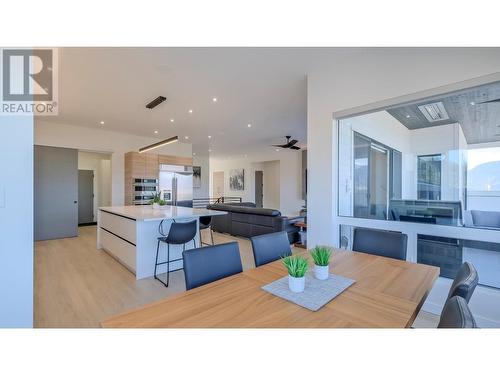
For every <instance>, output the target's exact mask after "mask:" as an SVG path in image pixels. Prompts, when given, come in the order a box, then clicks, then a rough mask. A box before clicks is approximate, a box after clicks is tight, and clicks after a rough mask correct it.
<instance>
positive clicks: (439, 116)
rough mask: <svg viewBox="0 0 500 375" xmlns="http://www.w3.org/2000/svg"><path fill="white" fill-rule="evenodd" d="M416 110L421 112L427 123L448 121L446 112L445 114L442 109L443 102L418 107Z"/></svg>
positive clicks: (444, 110) (448, 117)
mask: <svg viewBox="0 0 500 375" xmlns="http://www.w3.org/2000/svg"><path fill="white" fill-rule="evenodd" d="M418 109H420V112H422V114H423V115H424V116H425V118H426V119H427V121H429V122H436V121H443V120H449V119H450V116H449V115H448V112H446V109H445V108H444V104H443V102H436V103H429V104H424V105H419V106H418Z"/></svg>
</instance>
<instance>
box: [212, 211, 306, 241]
mask: <svg viewBox="0 0 500 375" xmlns="http://www.w3.org/2000/svg"><path fill="white" fill-rule="evenodd" d="M207 208H208V209H210V210H217V211H226V212H227V213H228V214H227V215H221V216H214V217H213V218H212V230H214V231H216V232H221V233H228V234H230V235H233V236H241V237H246V238H249V237H253V236H257V235H260V234H265V233H272V232H281V231H286V232H287V234H288V240H289V241H290V243H295V242H298V241H299V234H298V232H299V228H297V227H296V226H295V225H294V223H295V222H297V221H303V220H304V218H303V217H295V218H289V217H287V216H282V215H281V212H280V211H278V210H275V209H271V208H256V207H255V204H253V203H248V202H243V203H236V204H212V205H209V206H208V207H207Z"/></svg>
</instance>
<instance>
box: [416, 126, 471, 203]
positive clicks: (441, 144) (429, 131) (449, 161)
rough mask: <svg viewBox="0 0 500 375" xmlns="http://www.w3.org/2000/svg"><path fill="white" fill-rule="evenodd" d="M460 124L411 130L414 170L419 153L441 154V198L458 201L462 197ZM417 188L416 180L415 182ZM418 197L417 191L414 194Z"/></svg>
mask: <svg viewBox="0 0 500 375" xmlns="http://www.w3.org/2000/svg"><path fill="white" fill-rule="evenodd" d="M461 132H462V129H461V127H460V125H459V124H449V125H441V126H433V127H430V128H423V129H416V130H412V131H411V152H412V153H413V154H414V170H415V171H416V170H417V156H418V155H432V154H441V155H443V159H442V160H441V200H444V201H456V200H459V199H460V165H461V159H460V155H461V152H460V150H459V147H460V143H459V138H460V133H461ZM414 185H415V189H416V185H417V184H416V182H415V184H414ZM412 196H413V197H414V198H410V199H416V198H417V193H416V190H415V194H412Z"/></svg>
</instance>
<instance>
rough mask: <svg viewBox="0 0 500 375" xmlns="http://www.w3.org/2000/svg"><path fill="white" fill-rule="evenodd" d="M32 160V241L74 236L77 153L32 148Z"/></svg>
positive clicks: (76, 203) (75, 229) (76, 208)
mask: <svg viewBox="0 0 500 375" xmlns="http://www.w3.org/2000/svg"><path fill="white" fill-rule="evenodd" d="M34 159H35V160H34V165H35V178H34V180H35V209H34V211H35V212H34V213H35V215H34V216H35V223H34V226H35V240H36V241H40V240H50V239H54V238H63V237H75V236H77V235H78V151H77V150H74V149H68V148H59V147H47V146H35V151H34ZM20 199H22V198H21V197H20Z"/></svg>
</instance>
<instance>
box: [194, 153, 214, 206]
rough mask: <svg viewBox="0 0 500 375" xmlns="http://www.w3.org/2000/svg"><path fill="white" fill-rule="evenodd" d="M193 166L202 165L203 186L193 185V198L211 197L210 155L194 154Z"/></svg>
mask: <svg viewBox="0 0 500 375" xmlns="http://www.w3.org/2000/svg"><path fill="white" fill-rule="evenodd" d="M193 166H199V167H201V187H199V188H195V187H193V198H209V197H210V158H209V156H208V155H199V154H198V153H196V156H193Z"/></svg>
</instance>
